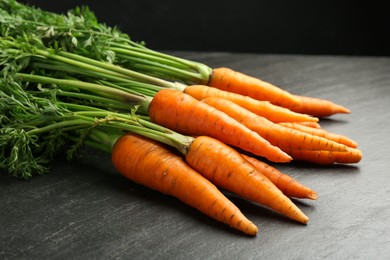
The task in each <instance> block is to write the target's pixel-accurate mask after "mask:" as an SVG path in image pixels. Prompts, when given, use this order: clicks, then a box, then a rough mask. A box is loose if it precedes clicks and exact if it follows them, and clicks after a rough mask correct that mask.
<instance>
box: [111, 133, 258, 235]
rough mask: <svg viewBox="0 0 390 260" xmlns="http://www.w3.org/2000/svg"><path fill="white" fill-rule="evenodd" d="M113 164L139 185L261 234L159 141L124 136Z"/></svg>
mask: <svg viewBox="0 0 390 260" xmlns="http://www.w3.org/2000/svg"><path fill="white" fill-rule="evenodd" d="M112 161H113V164H114V166H115V167H116V168H117V169H118V171H119V172H120V173H121V174H123V175H124V176H126V177H127V178H128V179H130V180H132V181H134V182H136V183H138V184H141V185H144V186H147V187H149V188H151V189H154V190H157V191H159V192H162V193H164V194H168V195H171V196H174V197H176V198H178V199H179V200H181V201H182V202H184V203H186V204H187V205H189V206H191V207H194V208H196V209H197V210H199V211H200V212H202V213H204V214H206V215H208V216H210V217H212V218H214V219H216V220H218V221H221V222H224V223H227V224H228V225H230V226H231V227H233V228H235V229H237V230H240V231H242V232H244V233H246V234H248V235H256V233H257V231H258V229H257V227H256V226H255V225H254V224H253V223H252V222H251V221H250V220H248V219H247V218H246V217H245V216H244V215H243V214H242V213H241V211H240V210H239V209H238V208H237V207H236V206H235V205H234V204H233V203H232V202H231V201H230V200H228V199H227V198H226V197H225V196H224V195H223V194H222V193H221V192H220V191H219V190H218V189H217V188H216V186H215V185H214V184H212V183H211V182H209V181H208V180H206V179H205V178H204V177H202V176H201V175H200V174H199V173H197V172H196V171H194V170H193V169H192V168H190V167H189V166H188V165H187V164H186V163H185V162H184V161H183V160H182V158H181V157H180V156H178V155H176V154H174V153H173V152H171V151H169V150H168V149H166V148H165V147H164V146H162V145H161V144H160V143H158V142H156V141H152V140H150V139H147V138H145V137H141V136H138V135H135V134H126V135H123V136H122V137H121V138H119V140H118V141H117V142H116V144H115V145H114V148H113V150H112Z"/></svg>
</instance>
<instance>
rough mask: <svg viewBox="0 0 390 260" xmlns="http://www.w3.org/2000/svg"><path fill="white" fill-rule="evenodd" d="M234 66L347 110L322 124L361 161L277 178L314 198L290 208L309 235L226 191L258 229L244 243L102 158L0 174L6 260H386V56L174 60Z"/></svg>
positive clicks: (389, 192)
mask: <svg viewBox="0 0 390 260" xmlns="http://www.w3.org/2000/svg"><path fill="white" fill-rule="evenodd" d="M175 54H177V55H180V56H183V57H186V58H190V59H194V60H198V61H201V62H204V63H207V64H208V65H210V66H212V67H218V66H228V67H231V68H233V69H237V70H240V71H242V72H244V73H247V74H250V75H253V76H258V77H262V78H263V79H264V80H267V81H269V82H272V83H274V84H276V85H279V86H281V87H283V88H285V89H287V90H289V91H291V92H293V93H296V94H305V95H309V96H315V97H320V98H326V99H330V100H333V101H335V102H336V103H340V104H342V105H345V106H347V107H348V108H350V109H351V110H352V114H350V115H336V116H333V117H331V118H330V119H326V120H322V121H321V124H322V127H323V128H325V129H328V130H329V131H332V132H336V133H340V134H345V135H347V136H349V137H351V138H352V139H354V140H356V141H357V142H358V143H359V146H360V149H362V151H363V153H364V157H363V160H362V161H361V162H360V163H359V164H357V165H353V166H343V165H334V166H331V167H322V166H313V165H309V164H303V163H292V164H288V165H283V166H280V167H279V169H281V170H282V171H284V172H285V173H288V174H290V175H292V176H293V177H295V178H296V179H298V180H300V181H301V182H302V183H304V184H306V185H307V186H309V187H311V188H313V189H315V190H316V191H317V192H318V193H319V199H318V200H317V201H303V200H295V202H296V203H297V205H298V206H299V207H300V208H301V209H302V210H303V211H304V212H305V213H306V214H307V215H308V216H309V217H310V222H309V224H308V225H307V226H304V225H300V224H296V223H294V222H292V221H289V220H286V219H285V218H282V217H280V216H279V215H277V214H274V213H273V212H271V211H269V210H267V209H264V208H262V207H260V206H258V205H255V204H253V203H249V202H247V201H245V200H242V199H240V198H237V197H235V196H233V195H231V194H227V195H228V196H229V198H231V200H232V201H233V202H234V203H236V204H237V206H238V207H240V208H241V210H242V211H243V213H244V214H246V216H247V217H248V218H250V219H251V220H252V221H253V222H254V223H255V224H256V225H257V226H258V227H259V234H258V236H257V237H254V238H252V237H247V236H245V235H242V234H241V233H239V232H236V231H234V230H232V229H230V228H228V227H227V226H225V225H224V224H221V223H217V222H216V221H214V220H211V219H210V218H208V217H206V216H204V215H202V214H201V213H198V212H197V211H196V210H193V209H191V208H189V207H187V206H186V205H183V204H182V203H180V202H179V201H178V200H176V199H174V198H171V197H168V196H164V195H161V194H159V193H158V192H154V191H151V190H149V189H147V188H144V187H141V186H139V185H136V184H134V183H132V182H130V181H127V180H126V179H125V178H124V177H122V176H120V175H119V174H117V173H116V172H115V170H114V169H113V168H112V166H111V165H110V157H109V155H107V154H103V153H100V152H95V151H89V150H88V151H87V152H88V153H86V154H85V156H84V157H83V158H82V159H78V160H76V161H73V162H72V163H68V162H67V161H66V160H61V159H60V160H58V161H57V162H56V163H55V164H54V165H53V166H52V169H51V172H50V174H48V175H45V176H42V177H37V178H34V179H32V180H30V181H20V180H16V179H13V178H10V177H8V176H6V175H4V174H0V212H1V213H0V259H56V258H57V259H111V258H119V259H121V258H122V259H183V258H186V259H221V258H224V259H225V258H230V259H250V258H252V259H260V258H263V259H374V257H375V259H384V258H386V257H389V256H390V178H389V175H390V162H389V161H390V158H389V153H390V148H389V145H390V142H389V141H390V137H389V136H390V135H389V125H390V124H389V117H390V58H385V57H337V56H336V57H330V56H297V55H253V54H229V53H187V52H180V53H175Z"/></svg>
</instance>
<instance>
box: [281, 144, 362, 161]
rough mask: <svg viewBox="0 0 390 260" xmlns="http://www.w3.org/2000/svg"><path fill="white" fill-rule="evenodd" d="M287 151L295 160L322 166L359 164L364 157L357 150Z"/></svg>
mask: <svg viewBox="0 0 390 260" xmlns="http://www.w3.org/2000/svg"><path fill="white" fill-rule="evenodd" d="M285 150H286V152H287V153H288V154H291V156H292V157H293V158H294V160H297V161H306V162H311V163H315V164H321V165H330V164H334V163H342V164H350V163H358V162H360V160H361V159H362V157H363V154H362V152H361V151H360V150H359V149H356V148H348V150H347V151H346V152H338V151H324V150H317V151H314V150H299V149H290V150H289V149H285Z"/></svg>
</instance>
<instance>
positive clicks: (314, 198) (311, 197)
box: [307, 191, 318, 200]
mask: <svg viewBox="0 0 390 260" xmlns="http://www.w3.org/2000/svg"><path fill="white" fill-rule="evenodd" d="M307 198H308V199H311V200H316V199H318V194H317V193H316V192H314V191H313V192H311V193H309V194H307Z"/></svg>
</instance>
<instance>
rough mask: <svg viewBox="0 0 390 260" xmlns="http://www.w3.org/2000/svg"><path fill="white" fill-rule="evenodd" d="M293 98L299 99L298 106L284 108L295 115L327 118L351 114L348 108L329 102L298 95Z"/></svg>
mask: <svg viewBox="0 0 390 260" xmlns="http://www.w3.org/2000/svg"><path fill="white" fill-rule="evenodd" d="M295 96H296V97H297V98H299V100H300V102H299V104H297V105H292V106H286V107H287V108H288V109H290V110H292V111H295V112H297V113H304V114H308V115H312V116H315V117H327V116H331V115H334V114H338V113H342V114H349V113H351V111H350V110H349V109H348V108H346V107H343V106H341V105H338V104H335V103H333V102H332V101H330V100H326V99H321V98H315V97H306V96H299V95H295Z"/></svg>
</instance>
